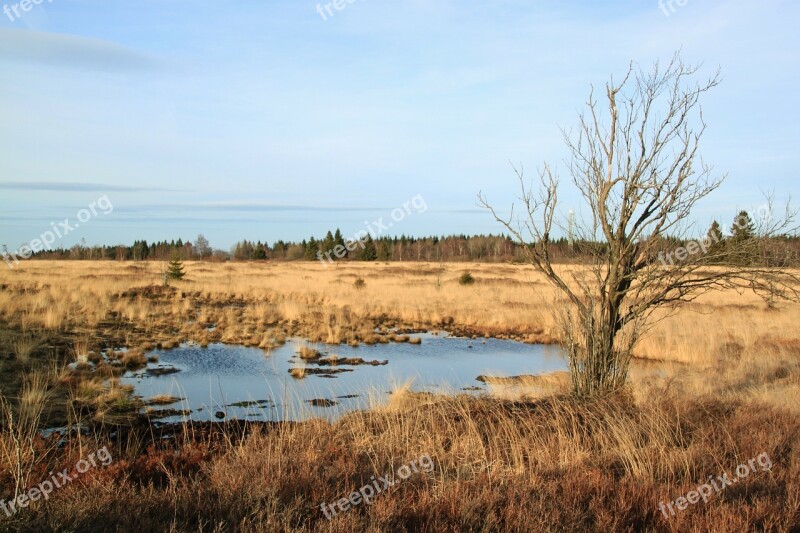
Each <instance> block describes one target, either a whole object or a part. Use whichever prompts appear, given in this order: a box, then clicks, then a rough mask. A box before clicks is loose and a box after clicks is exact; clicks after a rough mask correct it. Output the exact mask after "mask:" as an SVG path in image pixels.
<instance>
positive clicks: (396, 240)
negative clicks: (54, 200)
mask: <svg viewBox="0 0 800 533" xmlns="http://www.w3.org/2000/svg"><path fill="white" fill-rule="evenodd" d="M730 238H733V237H724V238H723V243H724V241H725V240H726V239H730ZM662 241H663V246H662V247H661V248H662V249H663V250H664V252H665V253H669V252H670V251H671V250H674V249H675V248H677V247H681V246H684V245H686V244H687V243H688V242H689V241H687V240H680V239H672V238H668V239H662ZM602 246H603V245H602V244H598V243H591V242H585V241H576V242H573V243H570V242H569V241H568V240H567V239H566V238H562V239H558V240H554V241H553V242H552V255H553V259H554V260H555V261H557V262H573V261H580V260H581V259H585V258H587V256H589V255H590V254H592V253H597V252H598V251H601V250H602ZM761 248H762V252H761V257H759V258H752V259H754V260H755V261H754V262H756V263H761V264H764V263H766V264H771V265H774V266H790V265H792V266H795V265H799V264H800V237H797V236H784V237H781V238H775V239H770V240H769V241H766V242H765V243H764V246H762V247H761ZM3 255H5V254H3ZM175 258H180V259H183V260H202V261H211V262H222V261H322V262H326V263H327V262H333V261H426V262H440V261H441V262H472V261H474V262H524V261H525V255H524V250H523V248H522V246H520V245H519V244H518V243H516V242H514V241H513V240H512V239H510V238H509V237H505V236H495V235H485V236H484V235H477V236H466V235H452V236H447V237H435V236H434V237H421V238H417V237H407V236H400V237H379V238H376V239H373V238H372V237H371V236H367V237H366V238H365V239H363V240H362V241H358V242H353V241H351V242H347V241H345V240H344V239H343V238H342V236H341V232H339V231H338V230H337V231H335V232H328V234H327V235H326V236H325V237H323V238H319V239H318V238H315V237H311V238H309V239H307V240H303V241H302V242H287V241H281V240H279V241H277V242H275V243H273V244H272V245H269V244H267V243H265V242H261V241H247V240H244V241H240V242H238V243H236V245H234V246H233V248H232V249H231V250H230V251H224V250H214V249H212V247H211V246H210V244H209V242H208V241H207V240H206V239H205V238H204V237H203V236H202V235H200V236H198V237H197V239H196V240H195V241H194V242H191V241H183V240H181V239H178V240H177V241H169V242H168V241H159V242H152V243H148V242H147V241H145V240H140V241H136V242H134V243H133V245H131V246H125V245H117V246H81V245H75V246H73V247H72V248H70V249H56V250H50V251H42V252H38V253H35V254H33V256H32V257H31V259H63V260H97V259H105V260H115V261H167V260H171V259H175ZM4 259H6V260H8V256H5V257H4Z"/></svg>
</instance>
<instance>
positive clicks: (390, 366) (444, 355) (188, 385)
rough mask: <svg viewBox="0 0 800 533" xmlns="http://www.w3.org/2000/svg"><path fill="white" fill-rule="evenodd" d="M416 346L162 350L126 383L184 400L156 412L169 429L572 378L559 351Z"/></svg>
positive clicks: (432, 336)
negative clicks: (553, 375)
mask: <svg viewBox="0 0 800 533" xmlns="http://www.w3.org/2000/svg"><path fill="white" fill-rule="evenodd" d="M411 337H412V338H418V339H419V340H420V341H421V343H420V344H411V343H392V344H379V345H374V346H359V347H351V346H346V345H334V346H331V345H324V344H320V345H314V344H310V343H306V342H304V341H302V340H299V339H296V340H292V341H290V342H287V344H285V345H284V346H281V347H278V348H276V349H273V350H272V351H270V352H265V351H264V350H261V349H258V348H246V347H241V346H231V345H224V344H212V345H209V346H208V347H207V348H201V347H199V346H196V345H183V346H181V347H179V348H176V349H173V350H156V351H154V352H153V353H154V354H157V355H158V356H159V360H158V363H150V364H148V366H147V368H144V369H141V370H139V371H137V372H128V373H127V374H126V375H125V376H124V377H123V379H122V381H123V382H124V383H128V384H131V385H133V386H134V388H135V394H137V395H139V396H141V397H142V398H144V399H145V400H148V399H151V398H153V397H157V396H161V395H163V396H173V397H177V398H181V399H182V400H181V401H179V402H176V403H174V404H173V405H168V406H161V407H159V408H156V407H151V408H150V410H151V411H152V412H153V414H154V416H155V417H159V418H160V419H162V420H163V421H165V422H176V421H181V420H184V419H192V420H222V419H225V420H229V419H248V420H305V419H309V418H313V417H319V418H325V419H328V420H333V419H335V418H337V417H338V416H341V414H343V413H345V412H348V411H352V410H355V409H363V408H365V407H369V406H375V405H380V404H382V403H384V402H386V401H388V399H389V395H390V393H391V392H392V390H393V389H396V388H399V387H402V386H404V385H407V384H409V383H410V384H411V389H412V390H414V391H429V392H444V393H458V392H461V393H464V392H466V393H471V394H477V393H481V392H483V391H486V390H487V389H486V385H485V384H484V383H482V382H480V381H478V380H477V379H476V378H477V377H478V376H480V375H491V376H515V375H522V374H543V373H547V372H553V371H560V370H565V369H566V360H565V359H564V358H563V356H562V353H561V350H560V348H558V347H557V346H545V345H530V344H524V343H520V342H514V341H508V340H498V339H481V338H478V339H466V338H455V337H449V336H447V334H446V333H440V332H435V333H424V334H415V335H411ZM415 342H419V341H415ZM303 347H311V348H315V349H316V350H319V351H320V352H321V353H322V358H318V359H316V360H313V359H312V360H309V361H305V360H303V359H301V358H300V356H299V355H298V351H299V350H300V349H301V348H303ZM333 356H338V358H339V360H338V361H336V360H334V359H333ZM347 359H349V360H347ZM359 359H360V360H363V362H361V361H358V360H359ZM356 363H361V364H356ZM370 363H371V364H370ZM159 411H160V412H159ZM180 411H183V412H182V413H181V412H180ZM189 411H190V412H189ZM167 415H169V416H167Z"/></svg>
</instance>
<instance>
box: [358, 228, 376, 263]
mask: <svg viewBox="0 0 800 533" xmlns="http://www.w3.org/2000/svg"><path fill="white" fill-rule="evenodd" d="M358 258H359V259H360V260H361V261H375V260H377V259H378V250H377V249H375V242H373V240H372V235H370V234H367V238H366V239H364V249H363V250H361V253H360V254H358Z"/></svg>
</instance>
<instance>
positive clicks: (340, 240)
mask: <svg viewBox="0 0 800 533" xmlns="http://www.w3.org/2000/svg"><path fill="white" fill-rule="evenodd" d="M333 245H334V248H336V247H339V246H341V247H342V248H344V250H345V251H344V257H347V254H348V250H347V245H346V244H345V242H344V237H342V232H341V231H339V228H336V234H334V236H333ZM339 249H340V250H341V248H339Z"/></svg>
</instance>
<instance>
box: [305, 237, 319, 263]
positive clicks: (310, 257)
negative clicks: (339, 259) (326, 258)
mask: <svg viewBox="0 0 800 533" xmlns="http://www.w3.org/2000/svg"><path fill="white" fill-rule="evenodd" d="M317 252H319V244H317V239H315V238H314V237H311V238H310V239H309V240H308V243H307V244H306V250H305V254H304V257H305V259H306V260H307V261H316V260H317V259H318V258H317Z"/></svg>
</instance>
